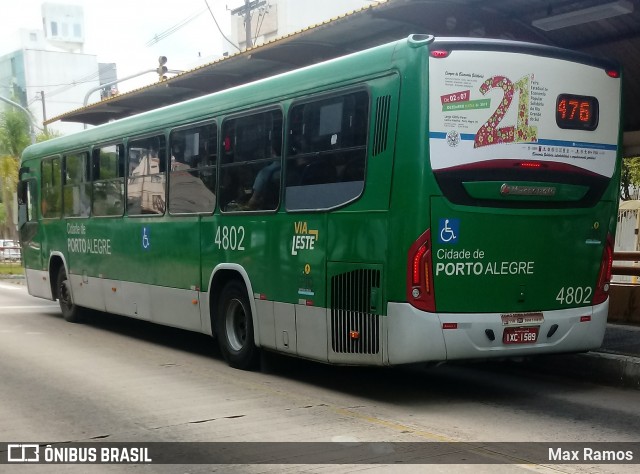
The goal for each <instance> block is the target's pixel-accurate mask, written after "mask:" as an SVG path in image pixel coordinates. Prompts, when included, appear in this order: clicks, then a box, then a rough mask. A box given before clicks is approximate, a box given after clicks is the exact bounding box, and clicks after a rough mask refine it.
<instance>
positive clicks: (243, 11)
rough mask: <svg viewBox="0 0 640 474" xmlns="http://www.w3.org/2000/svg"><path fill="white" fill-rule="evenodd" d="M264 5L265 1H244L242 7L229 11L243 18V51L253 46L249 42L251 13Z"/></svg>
mask: <svg viewBox="0 0 640 474" xmlns="http://www.w3.org/2000/svg"><path fill="white" fill-rule="evenodd" d="M266 4H267V2H266V1H265V0H244V6H242V7H238V8H234V9H233V10H231V14H232V15H241V16H244V34H245V43H246V44H245V49H249V48H251V47H252V46H253V41H252V40H251V12H252V11H253V10H256V9H257V8H260V7H262V6H264V5H266Z"/></svg>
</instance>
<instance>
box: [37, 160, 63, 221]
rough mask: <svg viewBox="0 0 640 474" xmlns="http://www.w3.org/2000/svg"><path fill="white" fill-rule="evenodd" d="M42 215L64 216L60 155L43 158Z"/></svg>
mask: <svg viewBox="0 0 640 474" xmlns="http://www.w3.org/2000/svg"><path fill="white" fill-rule="evenodd" d="M41 172H42V174H41V176H42V183H41V188H42V202H41V206H42V209H41V210H42V217H44V218H46V219H52V218H59V217H61V216H62V167H61V160H60V157H58V156H54V157H51V158H45V159H44V160H42V170H41Z"/></svg>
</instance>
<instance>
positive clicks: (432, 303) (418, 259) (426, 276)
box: [407, 229, 436, 312]
mask: <svg viewBox="0 0 640 474" xmlns="http://www.w3.org/2000/svg"><path fill="white" fill-rule="evenodd" d="M407 301H408V302H409V303H411V305H412V306H415V307H416V308H418V309H421V310H423V311H430V312H435V310H436V298H435V294H434V289H433V271H432V264H431V230H430V229H428V230H427V231H426V232H425V233H424V234H422V235H421V236H420V237H418V240H416V241H415V242H414V243H413V245H411V248H410V249H409V255H408V259H407Z"/></svg>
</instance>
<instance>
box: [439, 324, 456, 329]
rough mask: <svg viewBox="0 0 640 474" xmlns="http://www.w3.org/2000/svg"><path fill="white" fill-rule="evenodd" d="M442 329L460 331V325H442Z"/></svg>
mask: <svg viewBox="0 0 640 474" xmlns="http://www.w3.org/2000/svg"><path fill="white" fill-rule="evenodd" d="M442 329H458V323H442Z"/></svg>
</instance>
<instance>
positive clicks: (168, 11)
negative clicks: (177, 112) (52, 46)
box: [0, 0, 244, 92]
mask: <svg viewBox="0 0 640 474" xmlns="http://www.w3.org/2000/svg"><path fill="white" fill-rule="evenodd" d="M42 3H44V1H43V0H0V11H1V12H2V14H1V16H0V18H1V20H0V21H1V23H2V29H1V31H0V55H2V54H6V53H8V52H10V51H8V50H6V48H7V47H8V45H13V44H14V42H13V41H10V40H9V39H10V38H11V37H15V36H16V32H17V31H18V29H20V28H26V29H39V30H42V13H41V5H42ZM50 3H63V4H72V5H80V6H82V7H83V9H84V23H85V46H84V53H86V54H95V55H96V56H97V57H98V62H104V63H109V62H115V63H117V67H118V77H119V78H123V77H126V76H130V75H134V74H137V73H138V72H141V71H143V70H146V69H152V68H156V67H157V61H158V57H159V56H166V57H167V58H168V62H167V66H168V68H169V69H176V70H188V69H192V68H194V67H197V66H198V65H200V64H205V63H207V62H211V61H212V60H215V59H217V58H219V57H220V56H221V55H222V53H223V52H224V51H223V48H224V47H223V39H222V35H221V33H220V31H219V30H218V28H217V27H216V24H215V23H214V21H213V19H212V16H211V13H210V12H209V10H208V9H207V5H206V3H205V0H179V1H178V2H163V1H159V0H106V1H105V0H101V1H100V0H69V1H64V0H58V1H55V0H54V1H50ZM208 3H209V6H210V7H211V10H212V11H213V13H214V15H215V18H216V20H217V21H218V24H219V25H220V26H221V28H222V30H223V31H224V33H225V34H226V35H228V34H229V31H230V15H229V12H228V10H227V5H228V8H236V7H237V6H239V5H241V4H243V3H244V2H243V0H208ZM182 23H185V25H184V26H183V27H181V28H178V29H177V30H176V31H175V32H174V33H172V34H170V35H169V36H167V37H166V38H165V39H160V40H159V41H158V42H157V43H155V44H153V45H148V44H149V43H150V42H153V40H154V38H155V37H156V36H157V35H158V36H159V35H163V34H164V33H166V32H168V31H170V30H171V29H173V28H175V27H177V26H179V25H180V24H182ZM9 35H11V36H9ZM10 49H13V48H10ZM156 80H157V76H155V75H154V74H147V75H145V76H142V77H141V78H140V79H137V80H132V81H128V82H126V83H122V84H121V85H119V89H120V91H121V92H124V91H125V90H130V89H132V88H134V87H139V86H141V85H145V84H150V83H152V82H154V81H156Z"/></svg>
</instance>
